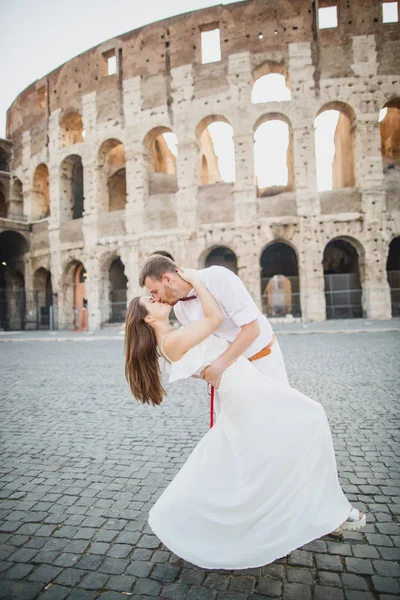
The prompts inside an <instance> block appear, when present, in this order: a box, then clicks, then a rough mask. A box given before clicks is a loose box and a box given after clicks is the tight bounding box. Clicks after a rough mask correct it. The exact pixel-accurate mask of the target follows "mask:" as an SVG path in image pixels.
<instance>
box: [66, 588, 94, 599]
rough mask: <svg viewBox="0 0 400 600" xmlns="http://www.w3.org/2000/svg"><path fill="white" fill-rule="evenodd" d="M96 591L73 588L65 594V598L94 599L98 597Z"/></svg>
mask: <svg viewBox="0 0 400 600" xmlns="http://www.w3.org/2000/svg"><path fill="white" fill-rule="evenodd" d="M98 597H99V596H98V594H97V593H96V592H89V591H88V590H73V591H72V592H70V594H69V596H67V600H96V598H98Z"/></svg>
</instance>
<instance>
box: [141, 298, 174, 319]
mask: <svg viewBox="0 0 400 600" xmlns="http://www.w3.org/2000/svg"><path fill="white" fill-rule="evenodd" d="M139 303H140V304H141V305H142V306H144V307H145V308H146V310H147V312H148V313H149V315H150V316H151V317H153V319H155V320H156V321H165V320H167V319H168V316H169V313H170V312H171V310H172V306H170V305H169V304H166V303H164V302H157V301H156V300H154V298H153V296H143V298H140V300H139Z"/></svg>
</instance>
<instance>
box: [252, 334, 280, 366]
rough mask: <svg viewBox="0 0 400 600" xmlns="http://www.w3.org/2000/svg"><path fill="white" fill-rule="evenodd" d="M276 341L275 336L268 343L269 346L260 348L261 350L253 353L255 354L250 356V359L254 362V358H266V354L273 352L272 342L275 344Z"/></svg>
mask: <svg viewBox="0 0 400 600" xmlns="http://www.w3.org/2000/svg"><path fill="white" fill-rule="evenodd" d="M275 341H276V337H275V336H273V338H272V340H271V341H270V343H269V344H268V346H265V348H263V349H262V350H260V352H257V354H253V356H250V358H249V359H248V360H249V361H250V362H253V360H258V359H259V358H264V356H268V354H271V346H272V344H274V342H275Z"/></svg>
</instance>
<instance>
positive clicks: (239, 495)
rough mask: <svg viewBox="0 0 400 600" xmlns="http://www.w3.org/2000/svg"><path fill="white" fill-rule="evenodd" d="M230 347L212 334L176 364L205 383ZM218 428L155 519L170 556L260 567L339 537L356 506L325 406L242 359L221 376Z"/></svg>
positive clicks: (206, 564) (217, 565)
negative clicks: (346, 488)
mask: <svg viewBox="0 0 400 600" xmlns="http://www.w3.org/2000/svg"><path fill="white" fill-rule="evenodd" d="M227 345H228V343H227V342H226V341H225V340H222V339H221V338H218V337H216V336H214V335H211V336H210V337H209V338H207V339H206V340H205V341H204V342H202V343H201V344H199V345H198V346H196V347H194V348H192V349H191V350H189V351H188V352H187V353H186V354H185V356H184V357H183V358H181V359H180V360H179V361H177V362H175V363H172V365H171V366H170V367H169V369H170V379H169V381H176V380H178V379H183V378H186V377H189V376H191V375H193V374H199V373H200V372H201V371H202V370H203V368H204V367H205V366H207V365H208V364H210V363H211V362H212V361H213V360H215V359H216V358H217V357H218V356H220V355H221V354H222V352H224V351H225V349H226V347H227ZM216 414H217V419H216V423H215V425H214V427H213V428H212V429H210V430H209V431H208V432H207V433H206V434H205V436H204V437H203V438H202V440H201V441H200V442H199V443H198V444H197V446H196V447H195V449H194V450H193V452H192V453H191V455H190V456H189V458H188V459H187V461H186V462H185V464H184V465H183V467H182V468H181V470H180V471H179V473H178V474H177V475H176V477H175V478H174V479H173V481H172V482H171V483H170V484H169V485H168V487H167V488H166V490H165V491H164V492H163V494H162V495H161V496H160V498H159V499H158V501H157V502H156V504H155V505H154V506H153V508H152V509H151V510H150V514H149V525H150V527H151V529H152V530H153V531H154V533H155V534H156V535H157V537H158V538H159V539H160V540H161V541H162V542H163V543H164V544H165V546H167V547H168V548H169V549H170V550H171V551H172V552H174V553H175V554H177V555H178V556H180V557H182V558H183V559H185V560H187V561H189V562H191V563H194V564H195V565H198V566H199V567H203V568H209V569H244V568H249V567H258V566H261V565H265V564H268V563H271V562H273V561H274V560H276V559H278V558H280V557H282V556H286V555H287V554H289V552H291V551H292V550H294V549H295V548H299V547H300V546H302V545H303V544H306V543H307V542H310V541H312V540H314V539H316V538H319V537H321V536H323V535H326V534H327V533H329V532H331V531H332V530H334V529H335V528H336V527H338V526H339V525H340V524H341V523H343V521H345V520H346V518H347V516H348V514H349V512H350V509H351V506H350V504H349V502H348V501H347V499H346V497H345V496H344V494H343V492H342V490H341V488H340V485H339V481H338V476H337V469H336V460H335V455H334V450H333V445H332V438H331V433H330V429H329V424H328V421H327V418H326V415H325V411H324V409H323V408H322V406H321V405H320V404H319V403H318V402H315V401H314V400H311V399H310V398H308V397H307V396H304V395H303V394H301V393H300V392H298V391H297V390H295V389H293V388H292V387H290V386H289V385H284V384H282V383H279V382H277V381H276V380H274V379H273V378H268V377H266V376H265V375H262V374H261V373H260V372H259V371H258V370H257V369H256V368H255V367H254V366H253V365H252V364H251V363H250V362H249V361H248V360H247V359H246V358H244V357H241V358H239V359H238V360H237V361H236V362H235V363H234V364H233V365H231V366H230V367H229V368H228V369H227V370H226V371H225V372H224V374H223V376H222V380H221V384H220V387H219V389H218V391H217V394H216Z"/></svg>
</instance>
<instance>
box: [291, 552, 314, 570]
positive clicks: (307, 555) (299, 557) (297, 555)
mask: <svg viewBox="0 0 400 600" xmlns="http://www.w3.org/2000/svg"><path fill="white" fill-rule="evenodd" d="M288 563H289V565H299V566H301V567H312V565H313V555H312V553H311V552H305V551H304V550H295V551H294V552H291V553H290V554H289V558H288Z"/></svg>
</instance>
